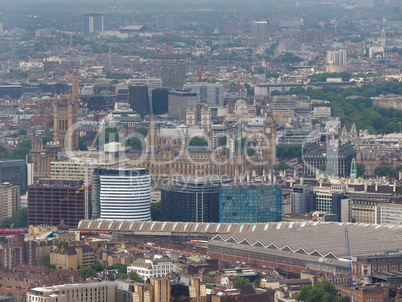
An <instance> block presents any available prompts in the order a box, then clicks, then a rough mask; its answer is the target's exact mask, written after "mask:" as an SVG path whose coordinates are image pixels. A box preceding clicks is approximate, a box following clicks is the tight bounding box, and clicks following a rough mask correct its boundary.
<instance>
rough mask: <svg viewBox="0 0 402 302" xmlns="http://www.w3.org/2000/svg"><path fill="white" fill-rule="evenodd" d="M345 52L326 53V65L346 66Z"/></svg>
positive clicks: (333, 51) (342, 50)
mask: <svg viewBox="0 0 402 302" xmlns="http://www.w3.org/2000/svg"><path fill="white" fill-rule="evenodd" d="M346 58H347V55H346V50H344V49H341V50H332V51H328V52H327V64H328V65H345V64H346Z"/></svg>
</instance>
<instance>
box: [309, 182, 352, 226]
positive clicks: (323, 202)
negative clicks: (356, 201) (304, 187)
mask: <svg viewBox="0 0 402 302" xmlns="http://www.w3.org/2000/svg"><path fill="white" fill-rule="evenodd" d="M334 187H335V186H333V187H331V188H330V189H326V188H325V189H317V190H316V192H315V198H314V210H315V211H318V212H322V213H325V214H329V215H331V214H334V216H332V217H333V218H334V220H335V221H342V222H348V221H349V219H350V199H349V197H348V196H347V195H345V193H343V192H339V191H337V190H334Z"/></svg>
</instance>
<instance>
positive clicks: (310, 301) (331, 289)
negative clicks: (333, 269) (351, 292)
mask: <svg viewBox="0 0 402 302" xmlns="http://www.w3.org/2000/svg"><path fill="white" fill-rule="evenodd" d="M296 300H297V301H302V302H322V301H327V302H346V301H349V299H348V298H346V299H345V298H342V297H340V296H339V295H338V291H337V290H336V287H335V285H333V284H332V283H331V282H329V281H328V280H325V281H322V282H318V283H316V284H315V285H314V287H313V286H311V285H305V286H303V287H302V288H301V289H300V293H299V294H298V295H297V296H296Z"/></svg>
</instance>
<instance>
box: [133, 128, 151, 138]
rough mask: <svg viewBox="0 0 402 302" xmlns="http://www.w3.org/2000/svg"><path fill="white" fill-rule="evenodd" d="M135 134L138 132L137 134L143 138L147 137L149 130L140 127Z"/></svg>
mask: <svg viewBox="0 0 402 302" xmlns="http://www.w3.org/2000/svg"><path fill="white" fill-rule="evenodd" d="M134 132H137V133H139V134H141V135H142V136H143V137H147V135H148V129H147V128H143V127H139V128H137V129H135V131H134Z"/></svg>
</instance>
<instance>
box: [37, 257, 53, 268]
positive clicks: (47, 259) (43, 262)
mask: <svg viewBox="0 0 402 302" xmlns="http://www.w3.org/2000/svg"><path fill="white" fill-rule="evenodd" d="M38 264H39V265H41V266H45V267H48V266H49V265H50V254H46V255H43V256H42V257H41V259H40V261H39V263H38Z"/></svg>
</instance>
